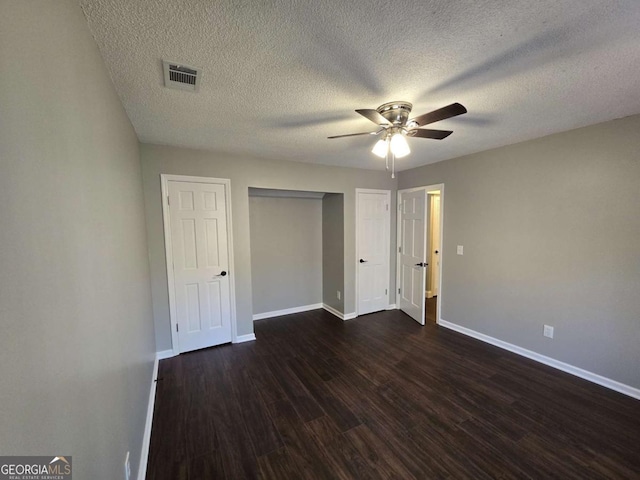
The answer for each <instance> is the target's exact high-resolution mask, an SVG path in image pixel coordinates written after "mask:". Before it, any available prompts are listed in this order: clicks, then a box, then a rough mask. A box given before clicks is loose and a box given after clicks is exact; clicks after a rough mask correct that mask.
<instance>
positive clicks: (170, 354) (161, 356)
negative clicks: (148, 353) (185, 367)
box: [156, 350, 176, 360]
mask: <svg viewBox="0 0 640 480" xmlns="http://www.w3.org/2000/svg"><path fill="white" fill-rule="evenodd" d="M175 356H176V354H175V353H174V352H173V350H162V351H160V352H156V358H157V359H158V360H164V359H165V358H171V357H175Z"/></svg>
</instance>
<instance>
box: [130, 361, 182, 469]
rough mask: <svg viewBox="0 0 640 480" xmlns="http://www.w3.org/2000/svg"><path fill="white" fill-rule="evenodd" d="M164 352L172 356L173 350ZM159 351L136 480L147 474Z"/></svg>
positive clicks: (150, 391) (152, 376)
mask: <svg viewBox="0 0 640 480" xmlns="http://www.w3.org/2000/svg"><path fill="white" fill-rule="evenodd" d="M165 352H171V356H173V350H166V351H165ZM161 353H164V352H158V353H156V358H155V361H154V362H153V372H152V374H151V388H150V389H149V402H148V403H147V419H146V420H145V422H144V433H143V435H142V449H141V451H140V464H139V466H138V476H137V479H138V480H145V477H146V476H147V462H148V460H149V446H150V444H151V424H152V423H153V408H154V406H155V403H156V379H157V378H158V362H159V361H160V360H161V358H160V354H161ZM165 358H168V357H165Z"/></svg>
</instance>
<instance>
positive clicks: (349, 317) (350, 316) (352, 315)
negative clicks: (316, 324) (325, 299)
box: [322, 303, 358, 320]
mask: <svg viewBox="0 0 640 480" xmlns="http://www.w3.org/2000/svg"><path fill="white" fill-rule="evenodd" d="M322 308H324V309H325V310H326V311H327V312H329V313H331V314H333V315H335V316H336V317H338V318H339V319H340V320H352V319H354V318H356V317H357V316H358V315H356V312H352V313H346V314H345V313H342V312H339V311H338V310H336V309H335V308H333V307H332V306H330V305H327V304H326V303H323V304H322Z"/></svg>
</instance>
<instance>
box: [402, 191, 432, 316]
mask: <svg viewBox="0 0 640 480" xmlns="http://www.w3.org/2000/svg"><path fill="white" fill-rule="evenodd" d="M398 197H399V198H398V204H399V206H400V207H399V212H398V214H399V221H400V230H399V233H400V238H399V241H398V243H399V245H400V247H399V251H398V254H399V256H400V262H399V264H400V272H399V273H400V274H399V280H400V284H399V303H400V304H399V308H400V310H402V311H403V312H405V313H406V314H407V315H409V316H410V317H411V318H413V319H414V320H415V321H416V322H418V323H420V324H421V325H424V324H425V286H426V278H427V276H426V268H427V263H426V262H427V238H428V232H427V228H428V225H429V224H428V222H427V213H428V212H427V189H426V188H420V189H415V190H409V191H405V192H402V191H401V192H399V194H398Z"/></svg>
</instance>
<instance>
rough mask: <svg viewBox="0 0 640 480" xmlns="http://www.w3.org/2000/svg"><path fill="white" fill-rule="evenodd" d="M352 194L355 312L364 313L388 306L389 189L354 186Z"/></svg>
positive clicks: (377, 310)
mask: <svg viewBox="0 0 640 480" xmlns="http://www.w3.org/2000/svg"><path fill="white" fill-rule="evenodd" d="M356 196H357V199H356V201H357V206H356V210H357V219H356V222H357V227H356V228H357V238H358V241H357V262H358V263H357V264H356V265H357V267H356V268H357V278H358V290H357V294H358V300H357V302H358V303H357V304H358V312H357V313H358V315H364V314H367V313H371V312H379V311H380V310H385V309H386V308H387V306H388V305H389V240H390V238H389V236H390V219H391V213H390V211H389V204H390V201H391V192H389V191H366V190H360V189H358V190H357V191H356Z"/></svg>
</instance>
